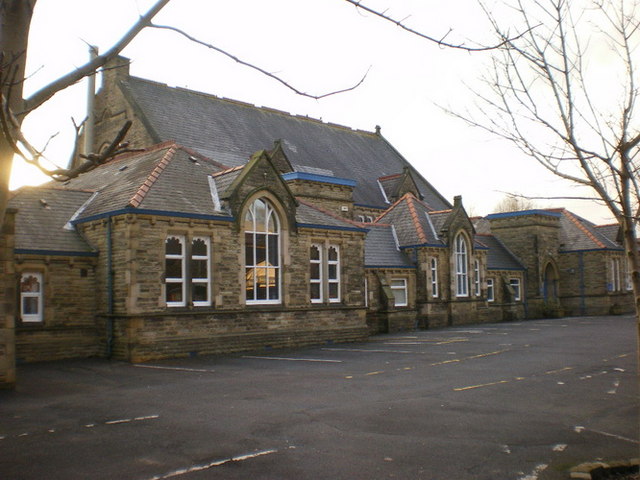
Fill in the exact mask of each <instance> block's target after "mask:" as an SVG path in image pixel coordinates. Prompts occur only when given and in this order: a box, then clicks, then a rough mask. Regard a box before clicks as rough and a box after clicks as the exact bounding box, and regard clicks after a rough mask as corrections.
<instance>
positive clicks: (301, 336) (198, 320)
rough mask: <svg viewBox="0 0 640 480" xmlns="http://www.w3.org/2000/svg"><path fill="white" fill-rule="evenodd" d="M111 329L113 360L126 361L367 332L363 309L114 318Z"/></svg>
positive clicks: (341, 338)
mask: <svg viewBox="0 0 640 480" xmlns="http://www.w3.org/2000/svg"><path fill="white" fill-rule="evenodd" d="M113 328H114V339H113V352H112V355H113V358H117V359H120V360H127V361H131V362H144V361H148V360H155V359H161V358H172V357H186V356H196V355H213V354H222V353H232V352H242V351H252V350H265V349H277V348H290V347H301V346H306V345H318V344H323V343H340V342H355V341H362V340H366V338H367V337H368V335H369V332H368V329H367V325H366V321H365V311H364V309H363V308H344V309H335V308H333V309H330V310H329V309H315V310H314V309H304V310H274V309H269V310H256V311H255V312H247V311H242V312H231V311H228V312H215V313H213V312H203V313H192V312H188V313H175V314H171V313H167V314H159V315H147V316H129V317H114V318H113Z"/></svg>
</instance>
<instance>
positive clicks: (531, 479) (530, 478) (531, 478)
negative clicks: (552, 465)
mask: <svg viewBox="0 0 640 480" xmlns="http://www.w3.org/2000/svg"><path fill="white" fill-rule="evenodd" d="M548 466H549V465H547V464H546V463H541V464H540V465H536V468H534V469H533V472H531V473H530V474H529V475H525V476H524V477H520V478H519V479H518V480H538V475H540V472H542V471H543V470H545V469H546V468H547V467H548Z"/></svg>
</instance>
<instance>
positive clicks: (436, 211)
mask: <svg viewBox="0 0 640 480" xmlns="http://www.w3.org/2000/svg"><path fill="white" fill-rule="evenodd" d="M452 211H453V209H452V208H449V209H447V210H432V211H431V212H429V215H431V214H432V213H451V212H452Z"/></svg>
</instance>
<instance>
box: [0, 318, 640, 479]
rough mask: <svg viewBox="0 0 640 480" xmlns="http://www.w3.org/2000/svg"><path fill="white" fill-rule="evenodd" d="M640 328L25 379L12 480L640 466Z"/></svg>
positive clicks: (432, 334)
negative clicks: (638, 462) (632, 462)
mask: <svg viewBox="0 0 640 480" xmlns="http://www.w3.org/2000/svg"><path fill="white" fill-rule="evenodd" d="M636 331H637V330H636V325H635V320H634V318H633V317H631V316H611V317H582V318H577V317H575V318H562V319H553V320H535V321H522V322H515V323H496V324H486V325H473V326H467V327H457V328H447V329H441V330H429V331H418V332H407V333H401V334H391V335H380V336H375V337H372V338H371V339H370V341H368V342H366V343H357V344H325V345H320V346H317V347H313V348H304V349H297V350H287V351H282V350H280V351H275V350H274V351H269V350H264V351H260V352H250V353H244V354H237V355H230V356H215V357H197V358H186V359H177V360H166V361H158V362H153V363H148V364H138V365H132V364H128V363H123V362H115V361H108V360H100V359H91V360H74V361H61V362H51V363H41V364H32V365H21V366H19V367H18V385H17V388H16V389H15V391H0V479H2V480H15V479H25V480H30V479H50V480H55V479H64V480H69V479H92V480H98V479H124V480H128V479H132V480H152V479H153V480H159V479H169V478H171V479H177V480H196V479H291V480H293V479H295V480H303V479H429V480H452V479H455V480H466V479H474V480H477V479H486V480H538V479H540V480H545V479H547V480H559V479H568V478H569V473H568V469H569V468H571V467H572V466H574V465H577V464H580V463H584V462H592V461H597V460H605V461H612V460H628V459H631V458H638V457H639V456H640V453H639V452H640V443H639V431H638V425H639V424H640V418H639V414H638V412H639V405H640V404H639V402H638V371H637V365H636V359H637V348H638V347H637V337H636Z"/></svg>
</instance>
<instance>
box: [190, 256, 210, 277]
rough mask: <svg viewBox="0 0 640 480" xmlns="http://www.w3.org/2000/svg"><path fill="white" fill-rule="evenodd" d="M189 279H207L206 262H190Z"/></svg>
mask: <svg viewBox="0 0 640 480" xmlns="http://www.w3.org/2000/svg"><path fill="white" fill-rule="evenodd" d="M191 278H209V272H208V271H207V261H206V260H191Z"/></svg>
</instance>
